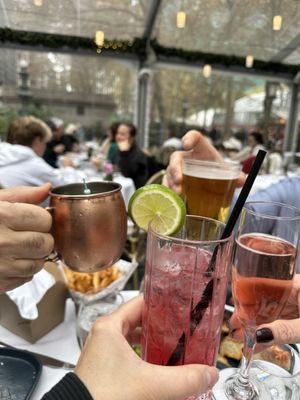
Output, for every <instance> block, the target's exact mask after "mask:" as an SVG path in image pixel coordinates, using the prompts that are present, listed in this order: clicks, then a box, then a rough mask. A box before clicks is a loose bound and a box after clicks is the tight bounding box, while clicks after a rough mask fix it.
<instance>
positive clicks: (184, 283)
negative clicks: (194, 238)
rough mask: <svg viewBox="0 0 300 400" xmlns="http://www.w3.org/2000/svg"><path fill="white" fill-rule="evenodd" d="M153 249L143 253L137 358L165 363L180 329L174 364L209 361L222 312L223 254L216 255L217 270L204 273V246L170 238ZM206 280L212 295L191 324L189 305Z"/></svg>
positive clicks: (208, 255)
mask: <svg viewBox="0 0 300 400" xmlns="http://www.w3.org/2000/svg"><path fill="white" fill-rule="evenodd" d="M152 251H155V254H152V256H151V258H149V257H147V264H146V274H145V307H144V310H143V328H142V358H143V359H144V360H146V361H148V362H150V363H153V364H159V365H168V361H169V359H170V357H171V355H172V353H173V352H174V349H175V348H176V346H177V344H178V340H179V338H180V337H181V335H182V333H183V332H184V333H185V341H184V343H183V348H182V357H181V358H180V360H179V361H178V362H177V363H176V364H175V365H183V364H192V363H199V364H207V365H214V364H215V361H216V356H217V350H218V346H219V341H220V333H221V323H222V320H223V314H224V303H225V296H226V287H227V265H226V263H228V261H227V259H226V257H224V254H223V260H222V257H221V255H220V256H219V257H217V262H216V270H215V271H214V272H213V273H208V272H207V268H208V266H209V262H210V259H211V252H209V251H207V250H205V249H203V248H195V247H192V246H188V245H181V244H173V245H172V246H171V247H170V246H168V245H165V246H162V247H161V248H156V249H155V250H154V249H152ZM208 284H212V290H213V292H212V293H213V295H212V299H211V301H209V302H208V306H207V308H206V309H205V310H203V317H202V319H201V321H200V323H199V324H198V325H197V326H196V327H195V330H193V329H192V330H191V322H192V321H191V315H190V314H191V310H192V309H193V307H195V306H196V304H197V303H198V302H199V300H200V298H201V296H202V295H203V292H204V290H205V288H206V287H207V285H208Z"/></svg>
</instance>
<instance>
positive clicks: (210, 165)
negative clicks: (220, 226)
mask: <svg viewBox="0 0 300 400" xmlns="http://www.w3.org/2000/svg"><path fill="white" fill-rule="evenodd" d="M239 173H240V166H239V164H238V163H235V162H213V161H202V160H195V159H193V158H188V157H184V159H183V193H184V195H185V201H186V206H187V213H188V214H192V215H199V216H203V217H208V218H213V219H217V220H219V221H222V222H225V221H226V219H227V215H228V212H229V208H230V203H231V200H232V196H233V192H234V189H235V187H236V181H237V179H238V176H239Z"/></svg>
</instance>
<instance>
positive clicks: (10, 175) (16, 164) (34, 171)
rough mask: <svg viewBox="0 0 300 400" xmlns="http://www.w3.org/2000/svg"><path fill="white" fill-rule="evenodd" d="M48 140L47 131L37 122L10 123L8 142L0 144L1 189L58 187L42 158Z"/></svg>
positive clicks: (54, 173) (31, 119)
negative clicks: (49, 184)
mask: <svg viewBox="0 0 300 400" xmlns="http://www.w3.org/2000/svg"><path fill="white" fill-rule="evenodd" d="M51 136H52V134H51V130H50V129H49V127H48V126H47V125H46V124H45V123H44V122H42V121H41V120H39V119H38V118H35V117H32V116H26V117H21V118H19V119H17V120H15V121H13V122H12V123H11V124H10V126H9V129H8V135H7V142H0V185H1V186H2V187H4V188H10V187H13V186H20V185H25V186H40V185H42V184H44V183H46V182H50V183H51V184H52V186H57V185H59V184H60V178H59V176H58V173H57V170H55V168H52V167H51V166H50V165H49V164H47V163H46V161H44V160H43V158H42V156H43V154H44V151H45V148H46V144H47V141H48V140H50V139H51Z"/></svg>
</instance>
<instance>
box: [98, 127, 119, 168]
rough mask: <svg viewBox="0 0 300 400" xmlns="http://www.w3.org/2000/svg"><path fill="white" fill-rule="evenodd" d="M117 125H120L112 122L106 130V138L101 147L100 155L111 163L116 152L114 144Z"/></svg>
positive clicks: (116, 148)
mask: <svg viewBox="0 0 300 400" xmlns="http://www.w3.org/2000/svg"><path fill="white" fill-rule="evenodd" d="M119 125H120V123H119V122H114V123H113V124H111V125H110V127H109V128H108V130H107V137H106V139H104V142H103V143H102V146H101V153H102V154H103V155H104V157H105V158H106V159H107V160H108V161H110V162H113V159H114V155H115V153H116V151H117V150H118V146H117V144H116V134H117V131H118V127H119Z"/></svg>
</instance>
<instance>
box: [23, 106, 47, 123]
mask: <svg viewBox="0 0 300 400" xmlns="http://www.w3.org/2000/svg"><path fill="white" fill-rule="evenodd" d="M26 113H27V114H29V115H33V116H34V117H36V118H40V119H41V120H43V121H47V119H49V118H50V117H53V112H52V111H51V109H49V108H47V107H45V106H37V105H35V104H33V103H31V104H29V105H28V106H27V107H26Z"/></svg>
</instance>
